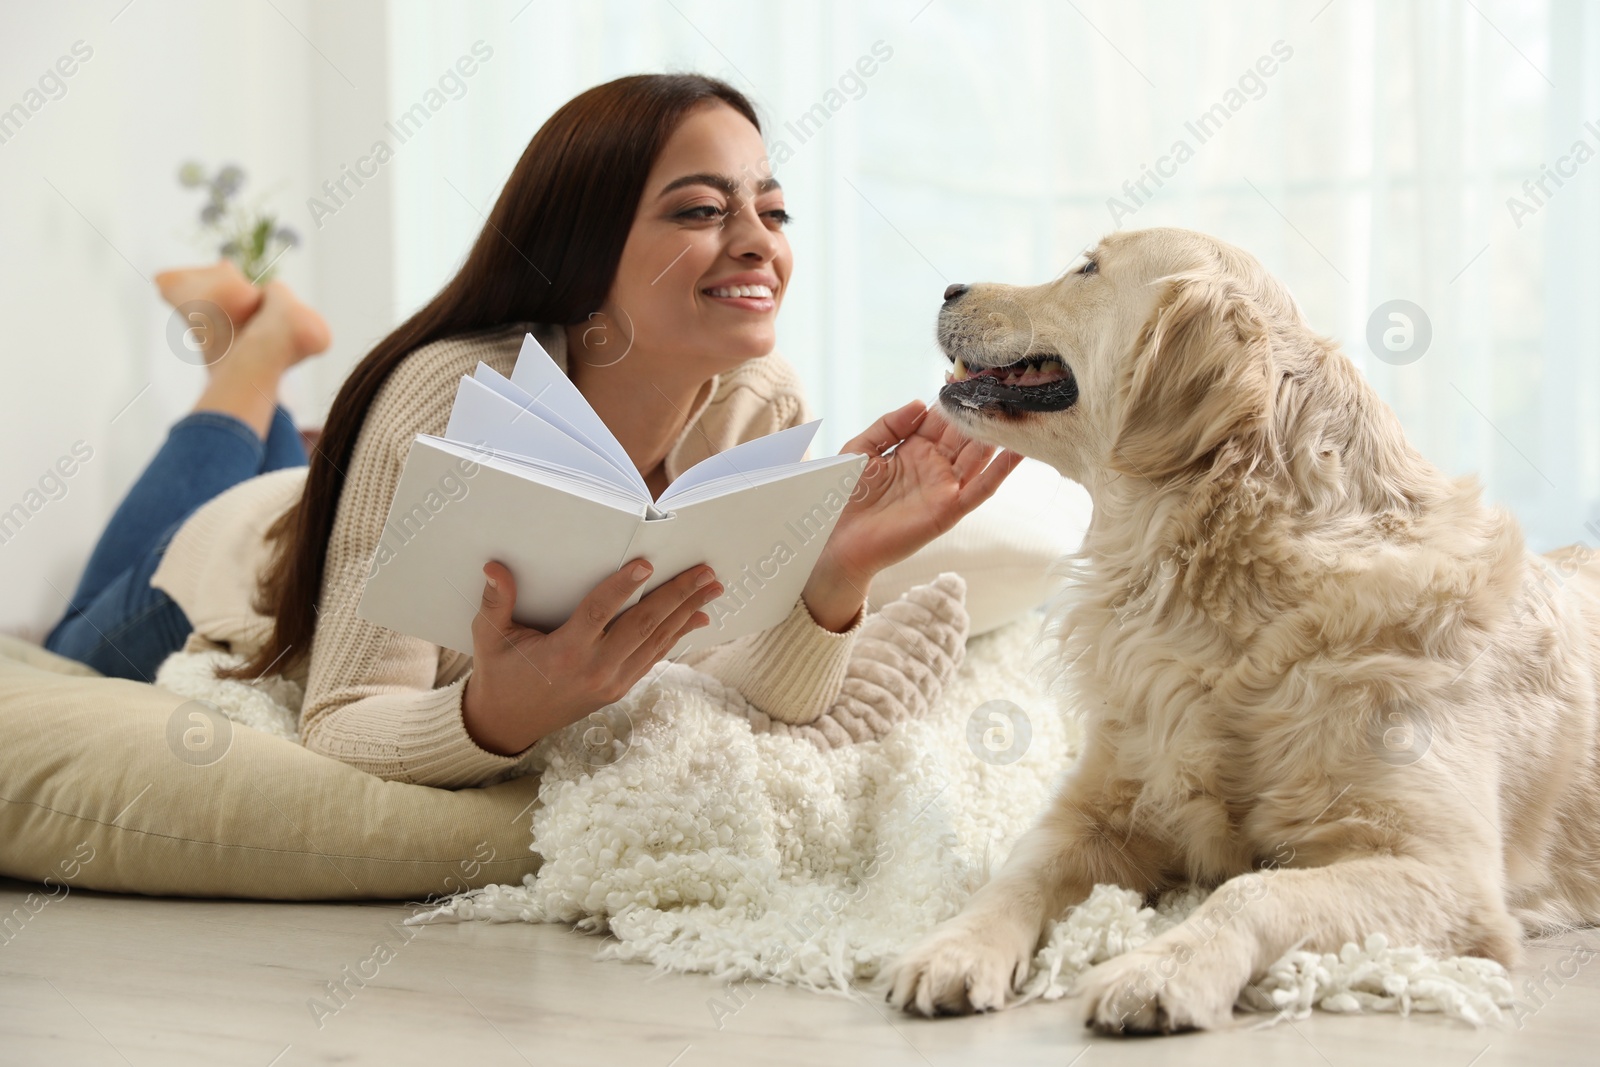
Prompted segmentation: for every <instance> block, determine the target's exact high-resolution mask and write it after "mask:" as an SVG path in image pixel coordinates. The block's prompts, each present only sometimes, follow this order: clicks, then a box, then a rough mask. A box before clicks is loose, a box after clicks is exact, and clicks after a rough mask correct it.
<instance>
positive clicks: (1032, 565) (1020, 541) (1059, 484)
mask: <svg viewBox="0 0 1600 1067" xmlns="http://www.w3.org/2000/svg"><path fill="white" fill-rule="evenodd" d="M1093 510H1094V509H1093V506H1092V505H1091V504H1090V501H1089V493H1088V491H1087V490H1085V489H1084V488H1083V486H1081V485H1079V484H1077V483H1076V482H1071V481H1068V480H1067V479H1065V478H1063V477H1061V475H1059V474H1057V473H1056V472H1055V471H1054V470H1053V469H1052V468H1050V467H1048V466H1046V465H1045V464H1043V463H1040V462H1039V461H1038V460H1033V459H1029V460H1024V461H1023V462H1022V464H1021V465H1020V466H1019V467H1017V469H1016V470H1014V471H1012V472H1011V473H1010V474H1009V475H1007V476H1006V480H1005V481H1004V482H1002V483H1000V488H999V489H998V490H996V491H995V494H994V496H992V497H990V498H989V499H988V500H986V501H984V502H983V503H982V504H981V505H979V506H978V507H977V508H975V509H974V510H973V512H972V514H970V515H968V516H967V517H966V518H964V519H962V520H961V521H960V522H958V523H957V524H956V525H955V527H954V528H953V529H951V530H950V531H949V532H947V533H945V534H943V535H941V536H939V537H936V538H934V539H933V540H932V541H930V542H928V544H927V545H925V546H923V547H922V548H921V549H920V550H918V551H917V552H916V554H914V555H912V556H911V557H910V558H908V559H905V560H902V561H901V562H899V563H896V564H895V565H894V566H892V567H888V568H886V569H885V570H883V571H882V572H880V573H879V574H878V576H877V577H876V578H874V579H873V580H872V590H871V598H872V603H873V604H874V605H879V606H881V605H884V604H888V603H890V602H891V601H893V600H896V599H898V598H899V597H900V596H901V595H902V594H903V593H905V592H906V591H907V590H909V589H912V588H914V587H916V586H919V585H927V584H929V583H931V582H932V581H933V580H934V579H936V578H937V577H938V576H939V575H940V574H943V573H944V572H946V571H953V572H954V573H956V574H959V575H961V577H962V578H964V579H966V582H967V615H968V617H969V618H970V619H971V620H972V622H971V626H972V629H971V634H972V636H973V637H976V636H978V635H979V634H986V633H988V632H989V631H990V630H996V629H999V628H1000V627H1002V626H1004V625H1005V624H1006V623H1009V622H1015V621H1016V620H1017V619H1020V618H1022V617H1023V616H1024V615H1026V614H1028V613H1029V612H1030V611H1032V610H1033V609H1034V608H1037V607H1039V606H1041V605H1042V604H1044V602H1045V601H1046V600H1048V599H1049V598H1050V595H1051V594H1052V593H1053V592H1055V590H1056V589H1058V588H1059V587H1060V584H1061V583H1060V580H1059V579H1053V578H1051V577H1050V574H1049V570H1050V566H1051V564H1053V563H1055V562H1056V561H1057V560H1059V559H1060V558H1061V557H1062V556H1065V555H1067V554H1068V553H1070V552H1076V551H1077V550H1078V546H1079V545H1081V544H1082V543H1083V534H1084V531H1085V530H1087V529H1088V528H1089V516H1090V514H1091V513H1092V512H1093Z"/></svg>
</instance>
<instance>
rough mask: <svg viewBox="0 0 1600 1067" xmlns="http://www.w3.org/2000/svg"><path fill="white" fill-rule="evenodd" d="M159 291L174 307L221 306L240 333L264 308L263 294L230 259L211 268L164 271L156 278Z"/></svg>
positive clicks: (214, 264) (221, 261) (217, 262)
mask: <svg viewBox="0 0 1600 1067" xmlns="http://www.w3.org/2000/svg"><path fill="white" fill-rule="evenodd" d="M156 288H157V289H160V290H161V299H163V300H165V301H166V302H167V303H169V304H171V305H172V306H173V307H179V306H181V305H183V304H187V303H189V302H190V301H191V300H206V301H209V302H210V303H213V304H215V305H217V307H219V308H221V309H222V313H223V314H224V315H226V316H228V318H229V319H231V320H232V321H233V326H234V329H236V330H237V329H238V328H239V327H241V326H243V325H244V324H245V322H246V321H248V320H249V318H250V316H251V315H254V314H255V313H256V309H257V308H259V307H260V306H261V296H262V292H261V290H260V289H257V288H256V287H255V286H253V285H251V284H250V279H249V278H246V277H245V276H244V273H243V272H242V271H240V270H239V268H238V267H236V266H234V264H233V261H232V260H230V259H219V260H217V261H216V262H215V263H213V264H211V265H210V266H209V267H180V268H178V269H176V270H164V271H162V272H161V273H160V274H157V275H156Z"/></svg>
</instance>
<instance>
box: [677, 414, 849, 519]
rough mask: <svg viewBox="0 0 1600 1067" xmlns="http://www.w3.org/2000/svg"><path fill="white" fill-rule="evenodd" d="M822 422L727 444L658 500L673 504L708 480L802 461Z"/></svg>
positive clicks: (684, 476) (819, 420) (681, 475)
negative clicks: (740, 442)
mask: <svg viewBox="0 0 1600 1067" xmlns="http://www.w3.org/2000/svg"><path fill="white" fill-rule="evenodd" d="M821 425H822V420H821V419H812V420H811V421H810V422H808V423H805V424H804V425H801V426H791V427H789V428H788V429H787V430H779V431H778V432H777V433H773V434H768V435H767V436H765V437H758V438H756V439H755V440H754V441H745V442H744V443H742V444H737V445H734V446H733V447H732V448H725V449H723V450H722V451H721V452H718V453H717V454H716V455H714V456H710V457H708V458H706V459H703V460H701V461H700V462H699V463H696V464H695V465H694V466H692V467H690V468H689V469H688V470H686V471H684V472H683V473H682V474H680V475H678V477H677V478H675V479H673V482H672V484H671V485H669V486H667V488H666V491H665V492H663V493H662V494H661V499H660V500H658V501H657V503H658V504H659V505H660V506H661V507H670V506H671V504H672V503H673V501H675V500H680V499H682V498H683V495H684V494H685V493H687V492H688V491H689V490H691V489H693V488H695V487H696V486H699V485H704V484H706V483H707V482H711V481H714V480H719V479H724V478H728V477H730V476H734V475H741V474H751V473H753V472H755V471H759V470H764V469H766V468H769V467H778V466H787V465H789V464H793V463H799V462H800V459H801V457H803V456H804V455H805V454H806V449H807V448H810V447H811V439H812V438H813V437H815V436H816V435H817V427H818V426H821Z"/></svg>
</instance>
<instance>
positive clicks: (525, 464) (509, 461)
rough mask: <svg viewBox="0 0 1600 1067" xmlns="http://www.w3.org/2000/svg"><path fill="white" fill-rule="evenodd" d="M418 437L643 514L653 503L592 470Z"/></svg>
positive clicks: (478, 460)
mask: <svg viewBox="0 0 1600 1067" xmlns="http://www.w3.org/2000/svg"><path fill="white" fill-rule="evenodd" d="M417 441H418V442H426V443H427V445H428V447H430V448H433V449H436V450H438V451H440V452H443V453H446V454H448V455H451V456H455V457H456V458H458V459H463V460H466V461H468V462H471V463H479V464H482V465H483V466H486V467H492V468H494V469H495V470H497V471H501V472H502V473H505V474H512V475H515V476H516V477H518V478H522V479H523V480H525V481H530V482H538V483H539V484H540V485H547V486H550V487H552V488H555V489H561V490H564V491H565V492H568V493H571V494H572V495H573V496H579V497H582V498H584V499H585V500H592V501H594V502H595V503H599V504H606V505H609V506H611V507H616V508H620V509H622V510H623V511H626V512H628V513H629V514H639V510H640V508H648V506H649V505H648V504H647V503H646V502H645V501H643V500H640V499H639V498H638V497H637V496H635V495H634V493H633V490H631V489H623V488H622V487H620V486H618V485H617V484H616V482H615V481H613V480H612V479H611V478H610V477H605V478H600V477H596V476H595V475H593V474H590V473H589V472H588V471H582V470H574V469H573V468H571V467H563V466H562V465H561V464H559V463H552V462H550V461H549V460H544V459H540V458H538V457H537V456H519V455H516V454H514V453H510V452H496V451H494V450H493V449H486V448H481V447H477V446H473V445H469V444H466V443H464V442H461V441H452V440H449V439H447V438H443V437H434V436H432V435H430V434H421V433H419V434H418V435H417Z"/></svg>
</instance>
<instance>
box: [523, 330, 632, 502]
mask: <svg viewBox="0 0 1600 1067" xmlns="http://www.w3.org/2000/svg"><path fill="white" fill-rule="evenodd" d="M511 384H512V385H515V386H516V387H517V388H518V389H521V390H522V392H523V393H524V394H526V396H527V397H528V401H527V404H526V405H524V406H528V407H532V408H534V409H535V410H537V411H538V412H539V415H540V417H542V418H543V419H544V420H545V421H546V422H549V423H550V424H551V425H553V426H556V427H557V428H559V429H562V430H565V431H567V433H569V434H571V435H572V437H573V439H574V440H577V441H580V442H582V443H583V444H585V445H587V446H589V447H590V448H592V449H594V450H595V451H596V452H599V453H600V454H601V455H604V456H608V457H610V459H611V460H612V462H613V463H614V464H615V465H616V467H617V469H618V470H620V471H621V472H622V473H623V474H624V475H627V476H628V479H629V481H630V482H631V483H632V484H633V486H634V488H636V489H638V490H639V492H640V494H641V495H642V496H643V498H644V499H646V500H649V499H650V489H649V487H648V486H646V485H645V484H644V479H643V478H642V477H640V475H639V472H638V470H637V469H635V468H634V465H633V460H631V459H629V458H628V453H627V451H626V450H625V449H624V448H623V447H622V445H621V444H620V443H619V442H618V441H617V439H616V437H615V435H613V434H612V432H611V430H610V428H608V427H607V426H606V424H605V423H604V422H603V421H602V420H601V418H600V416H599V415H596V414H595V411H594V408H592V407H590V406H589V401H587V400H586V399H584V396H583V394H582V393H580V392H578V387H577V386H576V385H573V384H572V379H570V378H568V377H567V376H566V374H564V373H563V372H562V370H561V368H560V367H558V366H556V361H555V360H553V359H551V358H550V353H548V352H546V351H545V350H544V346H543V345H541V344H540V343H539V342H538V341H536V340H535V339H534V336H533V334H531V333H530V334H528V335H527V336H526V337H524V338H523V340H522V351H521V352H519V353H518V354H517V364H516V366H515V367H513V368H512V369H511Z"/></svg>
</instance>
